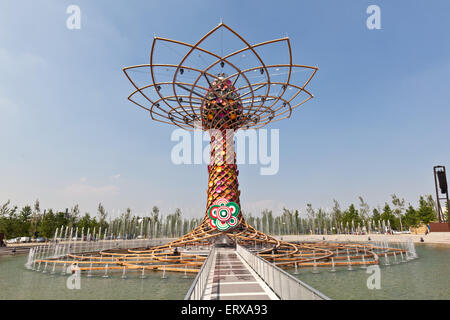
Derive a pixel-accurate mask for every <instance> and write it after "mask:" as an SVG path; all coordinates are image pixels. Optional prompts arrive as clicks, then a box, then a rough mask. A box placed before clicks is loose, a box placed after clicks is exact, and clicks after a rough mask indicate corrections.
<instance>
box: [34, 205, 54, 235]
mask: <svg viewBox="0 0 450 320" xmlns="http://www.w3.org/2000/svg"><path fill="white" fill-rule="evenodd" d="M56 228H57V224H56V216H55V214H54V213H53V210H52V209H50V210H48V212H47V213H44V216H43V218H42V220H41V223H40V224H39V226H38V233H39V235H40V236H43V237H46V238H49V239H50V238H53V236H54V234H55V231H56Z"/></svg>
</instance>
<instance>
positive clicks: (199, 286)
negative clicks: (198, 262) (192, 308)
mask: <svg viewBox="0 0 450 320" xmlns="http://www.w3.org/2000/svg"><path fill="white" fill-rule="evenodd" d="M215 252H216V248H214V247H213V249H212V250H211V251H210V252H209V255H208V257H207V258H206V260H205V262H204V263H203V265H202V267H201V268H200V271H199V272H198V273H197V276H196V277H195V279H194V282H192V285H191V287H190V288H189V290H188V292H187V293H186V296H185V297H184V300H201V298H202V296H203V292H204V291H205V288H206V285H207V283H208V276H209V271H210V270H211V266H212V261H213V258H214V254H215Z"/></svg>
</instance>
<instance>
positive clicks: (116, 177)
mask: <svg viewBox="0 0 450 320" xmlns="http://www.w3.org/2000/svg"><path fill="white" fill-rule="evenodd" d="M112 178H113V179H119V178H120V173H118V174H116V175H114V176H112Z"/></svg>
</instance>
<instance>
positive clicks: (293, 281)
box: [236, 244, 331, 300]
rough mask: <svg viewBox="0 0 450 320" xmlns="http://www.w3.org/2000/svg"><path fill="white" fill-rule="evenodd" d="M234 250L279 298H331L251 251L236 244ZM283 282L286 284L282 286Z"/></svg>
mask: <svg viewBox="0 0 450 320" xmlns="http://www.w3.org/2000/svg"><path fill="white" fill-rule="evenodd" d="M236 252H237V253H238V254H239V255H240V256H241V257H242V258H243V259H244V260H245V261H246V262H247V263H248V264H249V265H250V267H251V268H252V269H253V270H254V271H255V272H256V273H257V274H258V275H259V276H260V277H261V278H262V279H263V280H264V282H266V284H267V285H268V286H269V287H270V288H271V289H272V290H273V291H274V292H275V294H276V295H278V297H279V298H280V299H282V300H331V299H330V298H329V297H327V296H326V295H324V294H323V293H321V292H320V291H318V290H316V289H314V288H313V287H311V286H310V285H308V284H306V283H304V282H303V281H301V280H299V279H297V278H296V277H294V276H293V275H291V274H289V273H288V272H286V271H284V270H283V269H281V268H279V267H277V266H276V265H274V264H273V263H270V262H268V261H266V260H264V259H262V258H261V257H259V256H257V255H255V254H253V253H251V252H250V251H248V250H247V249H245V248H244V247H242V246H240V245H238V244H237V245H236ZM283 280H285V281H283ZM283 284H286V285H285V286H283Z"/></svg>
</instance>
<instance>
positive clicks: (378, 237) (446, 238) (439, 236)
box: [274, 232, 450, 245]
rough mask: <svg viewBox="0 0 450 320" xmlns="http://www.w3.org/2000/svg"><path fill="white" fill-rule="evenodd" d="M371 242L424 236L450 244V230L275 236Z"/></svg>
mask: <svg viewBox="0 0 450 320" xmlns="http://www.w3.org/2000/svg"><path fill="white" fill-rule="evenodd" d="M369 237H370V239H371V242H374V241H384V240H386V241H388V242H401V241H408V240H409V239H412V240H413V241H414V242H415V243H420V242H421V241H420V238H423V240H424V243H425V244H426V243H432V244H443V245H450V232H431V233H429V234H427V235H423V234H422V235H420V234H393V235H386V234H373V233H372V234H369V235H346V234H339V235H338V234H333V235H318V234H317V235H285V236H274V238H276V239H281V238H283V240H284V241H322V240H323V238H325V240H326V241H355V242H361V241H362V242H367V241H368V239H369Z"/></svg>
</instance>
